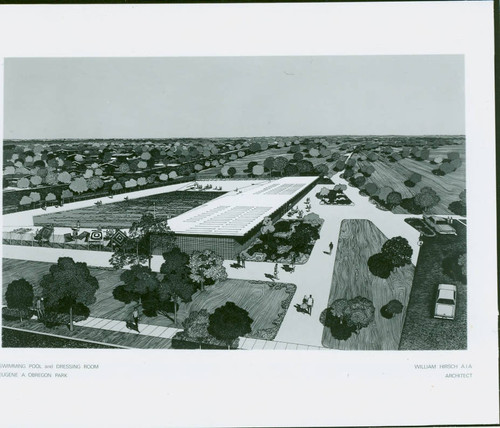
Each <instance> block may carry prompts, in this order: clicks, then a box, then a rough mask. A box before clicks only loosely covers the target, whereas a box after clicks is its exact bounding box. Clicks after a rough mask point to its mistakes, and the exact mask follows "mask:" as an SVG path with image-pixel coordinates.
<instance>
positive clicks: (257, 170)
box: [252, 165, 264, 176]
mask: <svg viewBox="0 0 500 428" xmlns="http://www.w3.org/2000/svg"><path fill="white" fill-rule="evenodd" d="M252 174H253V175H256V176H261V175H262V174H264V167H263V166H262V165H254V167H253V168H252Z"/></svg>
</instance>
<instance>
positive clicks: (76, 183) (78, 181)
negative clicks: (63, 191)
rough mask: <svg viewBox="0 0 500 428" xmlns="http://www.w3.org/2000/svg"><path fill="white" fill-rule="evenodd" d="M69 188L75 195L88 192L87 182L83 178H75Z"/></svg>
mask: <svg viewBox="0 0 500 428" xmlns="http://www.w3.org/2000/svg"><path fill="white" fill-rule="evenodd" d="M69 188H70V189H71V190H72V191H73V192H75V193H83V192H86V191H87V190H89V188H88V185H87V180H85V178H83V177H77V178H75V180H73V181H72V182H71V184H70V185H69Z"/></svg>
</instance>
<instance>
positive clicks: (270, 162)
mask: <svg viewBox="0 0 500 428" xmlns="http://www.w3.org/2000/svg"><path fill="white" fill-rule="evenodd" d="M264 168H265V169H266V170H267V171H269V175H271V173H272V172H273V169H274V157H272V156H269V157H268V158H266V160H265V161H264Z"/></svg>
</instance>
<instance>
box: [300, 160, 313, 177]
mask: <svg viewBox="0 0 500 428" xmlns="http://www.w3.org/2000/svg"><path fill="white" fill-rule="evenodd" d="M297 168H298V170H299V174H300V175H309V174H311V173H312V172H313V171H314V166H313V164H312V162H310V161H308V160H304V159H303V160H301V161H298V162H297Z"/></svg>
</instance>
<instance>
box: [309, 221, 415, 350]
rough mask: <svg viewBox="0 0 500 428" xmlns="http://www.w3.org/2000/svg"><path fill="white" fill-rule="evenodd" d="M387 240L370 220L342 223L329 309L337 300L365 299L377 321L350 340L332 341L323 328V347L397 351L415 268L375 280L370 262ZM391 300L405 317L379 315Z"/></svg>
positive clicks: (404, 268)
mask: <svg viewBox="0 0 500 428" xmlns="http://www.w3.org/2000/svg"><path fill="white" fill-rule="evenodd" d="M386 240H387V238H386V237H385V236H384V234H382V232H380V230H379V229H378V228H377V227H376V226H375V225H374V224H373V223H372V222H371V221H369V220H343V221H342V223H341V226H340V234H339V241H338V244H337V245H338V246H337V255H336V257H335V268H334V271H333V275H332V285H331V289H330V297H329V299H328V305H330V304H331V303H332V302H333V301H334V300H337V299H342V298H343V299H352V298H354V297H357V296H361V297H365V298H367V299H369V300H371V301H372V302H373V305H374V306H375V320H374V321H373V322H372V323H371V324H370V325H369V326H368V327H365V328H363V329H361V331H360V332H359V334H357V335H356V334H354V335H352V336H351V337H350V338H349V339H347V340H337V339H335V338H333V337H332V334H331V332H330V329H329V328H324V329H323V337H322V344H323V346H325V347H327V348H333V349H343V350H395V349H398V345H399V340H400V336H401V330H402V328H403V322H404V315H405V309H406V306H407V303H408V299H409V296H410V289H411V282H412V279H413V273H414V267H413V265H406V266H404V267H401V268H397V269H395V270H394V271H393V272H392V273H391V275H390V276H389V278H387V279H382V278H379V277H376V276H374V275H373V274H372V273H371V272H370V271H369V269H368V265H367V261H368V258H369V257H370V256H372V255H373V254H375V253H378V252H379V251H380V249H381V247H382V245H383V244H384V242H385V241H386ZM392 299H397V300H399V301H400V302H401V303H402V304H403V306H404V309H403V313H402V314H399V315H395V316H394V318H392V319H386V318H384V317H382V315H381V314H380V308H381V307H382V306H384V305H385V304H387V303H388V302H389V301H390V300H392ZM318 309H320V310H323V309H324V308H318Z"/></svg>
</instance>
